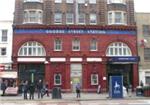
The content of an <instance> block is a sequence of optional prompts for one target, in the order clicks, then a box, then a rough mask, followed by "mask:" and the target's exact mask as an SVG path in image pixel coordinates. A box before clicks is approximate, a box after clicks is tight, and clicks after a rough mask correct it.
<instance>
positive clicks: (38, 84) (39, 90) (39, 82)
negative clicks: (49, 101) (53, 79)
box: [37, 80, 43, 98]
mask: <svg viewBox="0 0 150 105" xmlns="http://www.w3.org/2000/svg"><path fill="white" fill-rule="evenodd" d="M42 89H43V83H42V80H39V81H38V83H37V92H38V98H43V94H42Z"/></svg>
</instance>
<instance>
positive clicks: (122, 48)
mask: <svg viewBox="0 0 150 105" xmlns="http://www.w3.org/2000/svg"><path fill="white" fill-rule="evenodd" d="M106 56H132V52H131V49H130V48H129V47H128V45H127V44H125V43H123V42H114V43H111V44H110V45H109V46H108V48H107V52H106Z"/></svg>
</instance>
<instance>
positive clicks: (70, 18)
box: [66, 13, 74, 24]
mask: <svg viewBox="0 0 150 105" xmlns="http://www.w3.org/2000/svg"><path fill="white" fill-rule="evenodd" d="M68 20H71V21H68ZM66 24H74V14H73V13H67V14H66Z"/></svg>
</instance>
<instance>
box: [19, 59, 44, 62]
mask: <svg viewBox="0 0 150 105" xmlns="http://www.w3.org/2000/svg"><path fill="white" fill-rule="evenodd" d="M45 60H46V59H45V58H18V59H17V61H18V62H45Z"/></svg>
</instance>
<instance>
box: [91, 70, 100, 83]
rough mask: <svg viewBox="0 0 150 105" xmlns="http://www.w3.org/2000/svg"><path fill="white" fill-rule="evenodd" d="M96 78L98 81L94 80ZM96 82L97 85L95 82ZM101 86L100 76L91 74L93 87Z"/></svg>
mask: <svg viewBox="0 0 150 105" xmlns="http://www.w3.org/2000/svg"><path fill="white" fill-rule="evenodd" d="M94 76H96V79H95V78H94ZM94 81H96V83H95V82H94ZM98 84H99V79H98V74H96V73H95V74H91V85H98Z"/></svg>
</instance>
